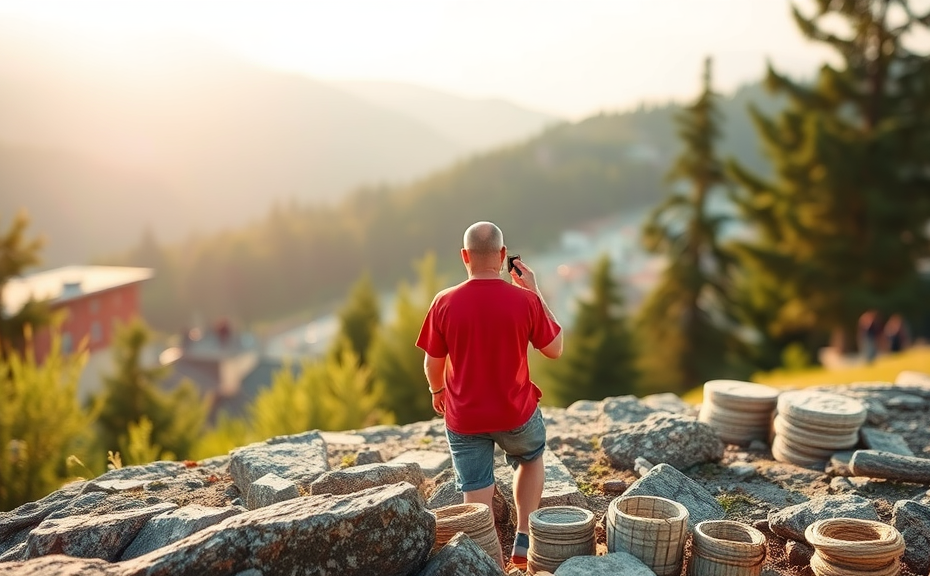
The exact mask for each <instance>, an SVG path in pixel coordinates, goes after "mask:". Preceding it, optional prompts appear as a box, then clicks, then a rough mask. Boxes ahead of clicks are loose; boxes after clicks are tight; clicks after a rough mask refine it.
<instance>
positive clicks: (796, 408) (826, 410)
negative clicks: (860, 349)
mask: <svg viewBox="0 0 930 576" xmlns="http://www.w3.org/2000/svg"><path fill="white" fill-rule="evenodd" d="M776 413H777V415H776V416H775V420H774V421H773V422H772V431H773V433H774V439H773V440H772V456H773V457H774V458H775V459H776V460H778V461H779V462H789V463H792V464H797V465H798V466H818V465H820V464H823V463H824V462H826V461H827V460H829V459H830V457H831V456H832V455H833V454H834V453H835V452H839V451H841V450H848V449H850V448H852V447H854V446H855V445H856V444H858V443H859V428H860V427H861V426H862V424H863V423H864V422H865V417H866V407H865V405H864V404H863V403H862V402H860V401H858V400H856V399H855V398H848V397H846V396H841V395H839V394H831V393H829V392H814V391H806V390H797V391H792V392H784V393H782V394H781V395H780V396H779V397H778V407H777V410H776Z"/></svg>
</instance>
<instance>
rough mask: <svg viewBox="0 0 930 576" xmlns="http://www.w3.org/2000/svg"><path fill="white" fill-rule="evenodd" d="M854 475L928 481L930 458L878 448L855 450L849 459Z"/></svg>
mask: <svg viewBox="0 0 930 576" xmlns="http://www.w3.org/2000/svg"><path fill="white" fill-rule="evenodd" d="M849 468H850V470H852V472H853V474H855V475H856V476H868V477H869V478H885V479H888V480H901V481H904V482H918V483H921V484H927V483H930V459H928V458H916V457H914V456H901V455H900V454H892V453H891V452H879V451H878V450H856V451H855V452H853V455H852V458H850V460H849Z"/></svg>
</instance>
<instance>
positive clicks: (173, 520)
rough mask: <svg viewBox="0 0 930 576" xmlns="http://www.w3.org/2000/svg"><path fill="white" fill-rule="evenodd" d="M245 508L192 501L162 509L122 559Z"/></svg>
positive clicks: (219, 520)
mask: <svg viewBox="0 0 930 576" xmlns="http://www.w3.org/2000/svg"><path fill="white" fill-rule="evenodd" d="M245 511H246V510H245V508H242V507H241V506H225V507H223V508H214V507H210V506H200V505H198V504H191V505H189V506H184V507H181V508H177V509H175V510H168V511H167V512H162V513H161V514H159V515H157V516H153V517H152V518H151V519H150V520H149V521H148V522H146V523H145V526H143V527H142V530H140V531H139V533H138V534H137V535H136V537H135V539H134V540H133V541H132V543H130V544H129V547H128V548H126V550H125V551H124V552H123V554H122V555H121V556H120V560H129V559H132V558H137V557H139V556H142V555H143V554H148V553H149V552H151V551H153V550H158V549H159V548H162V547H164V546H167V545H169V544H171V543H172V542H177V541H178V540H182V539H184V538H187V537H188V536H190V535H191V534H193V533H194V532H198V531H200V530H203V529H204V528H206V527H208V526H213V525H214V524H217V523H219V522H221V521H223V520H225V519H227V518H229V517H230V516H235V515H236V514H242V513H243V512H245Z"/></svg>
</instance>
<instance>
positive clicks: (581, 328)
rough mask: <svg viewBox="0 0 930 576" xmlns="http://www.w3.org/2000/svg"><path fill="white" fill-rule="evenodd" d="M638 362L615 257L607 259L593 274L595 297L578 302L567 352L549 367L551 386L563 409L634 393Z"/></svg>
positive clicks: (592, 294) (599, 263)
mask: <svg viewBox="0 0 930 576" xmlns="http://www.w3.org/2000/svg"><path fill="white" fill-rule="evenodd" d="M635 359H636V350H635V348H634V345H633V338H632V335H631V333H630V331H629V328H628V326H627V318H626V316H625V314H624V311H623V296H622V294H621V291H620V286H619V284H618V283H617V281H616V280H615V279H614V278H613V276H612V275H611V265H610V259H609V258H608V257H607V255H603V256H601V258H600V259H599V260H598V261H597V263H596V265H595V266H594V269H593V272H592V275H591V296H590V298H589V299H586V300H579V301H578V313H577V315H576V317H575V322H574V325H573V327H572V330H571V332H570V333H568V335H567V336H566V339H565V352H564V354H563V355H562V357H561V358H560V359H559V360H558V361H557V362H554V363H547V364H545V365H544V366H545V367H544V368H543V371H544V372H546V376H548V381H549V382H550V384H549V386H547V387H546V388H547V389H548V391H549V392H550V393H551V394H552V396H553V401H554V403H555V404H557V405H559V406H568V405H569V404H571V403H572V402H574V401H576V400H582V399H585V400H601V399H603V398H606V397H608V396H620V395H624V394H633V393H634V392H635V391H636V387H637V379H638V373H637V371H636V368H635ZM544 377H545V376H544Z"/></svg>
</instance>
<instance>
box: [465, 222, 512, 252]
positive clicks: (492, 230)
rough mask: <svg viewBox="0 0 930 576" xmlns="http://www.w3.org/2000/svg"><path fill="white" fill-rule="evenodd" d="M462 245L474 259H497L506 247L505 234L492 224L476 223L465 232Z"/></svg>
mask: <svg viewBox="0 0 930 576" xmlns="http://www.w3.org/2000/svg"><path fill="white" fill-rule="evenodd" d="M462 245H463V246H464V248H465V250H467V251H468V253H469V254H471V255H472V256H473V257H482V256H495V257H496V256H497V255H498V254H500V251H501V248H503V247H504V233H503V232H501V229H500V228H498V227H497V226H495V225H494V224H493V223H491V222H475V223H474V224H472V225H471V226H469V227H468V229H467V230H465V237H464V238H463V240H462Z"/></svg>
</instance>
